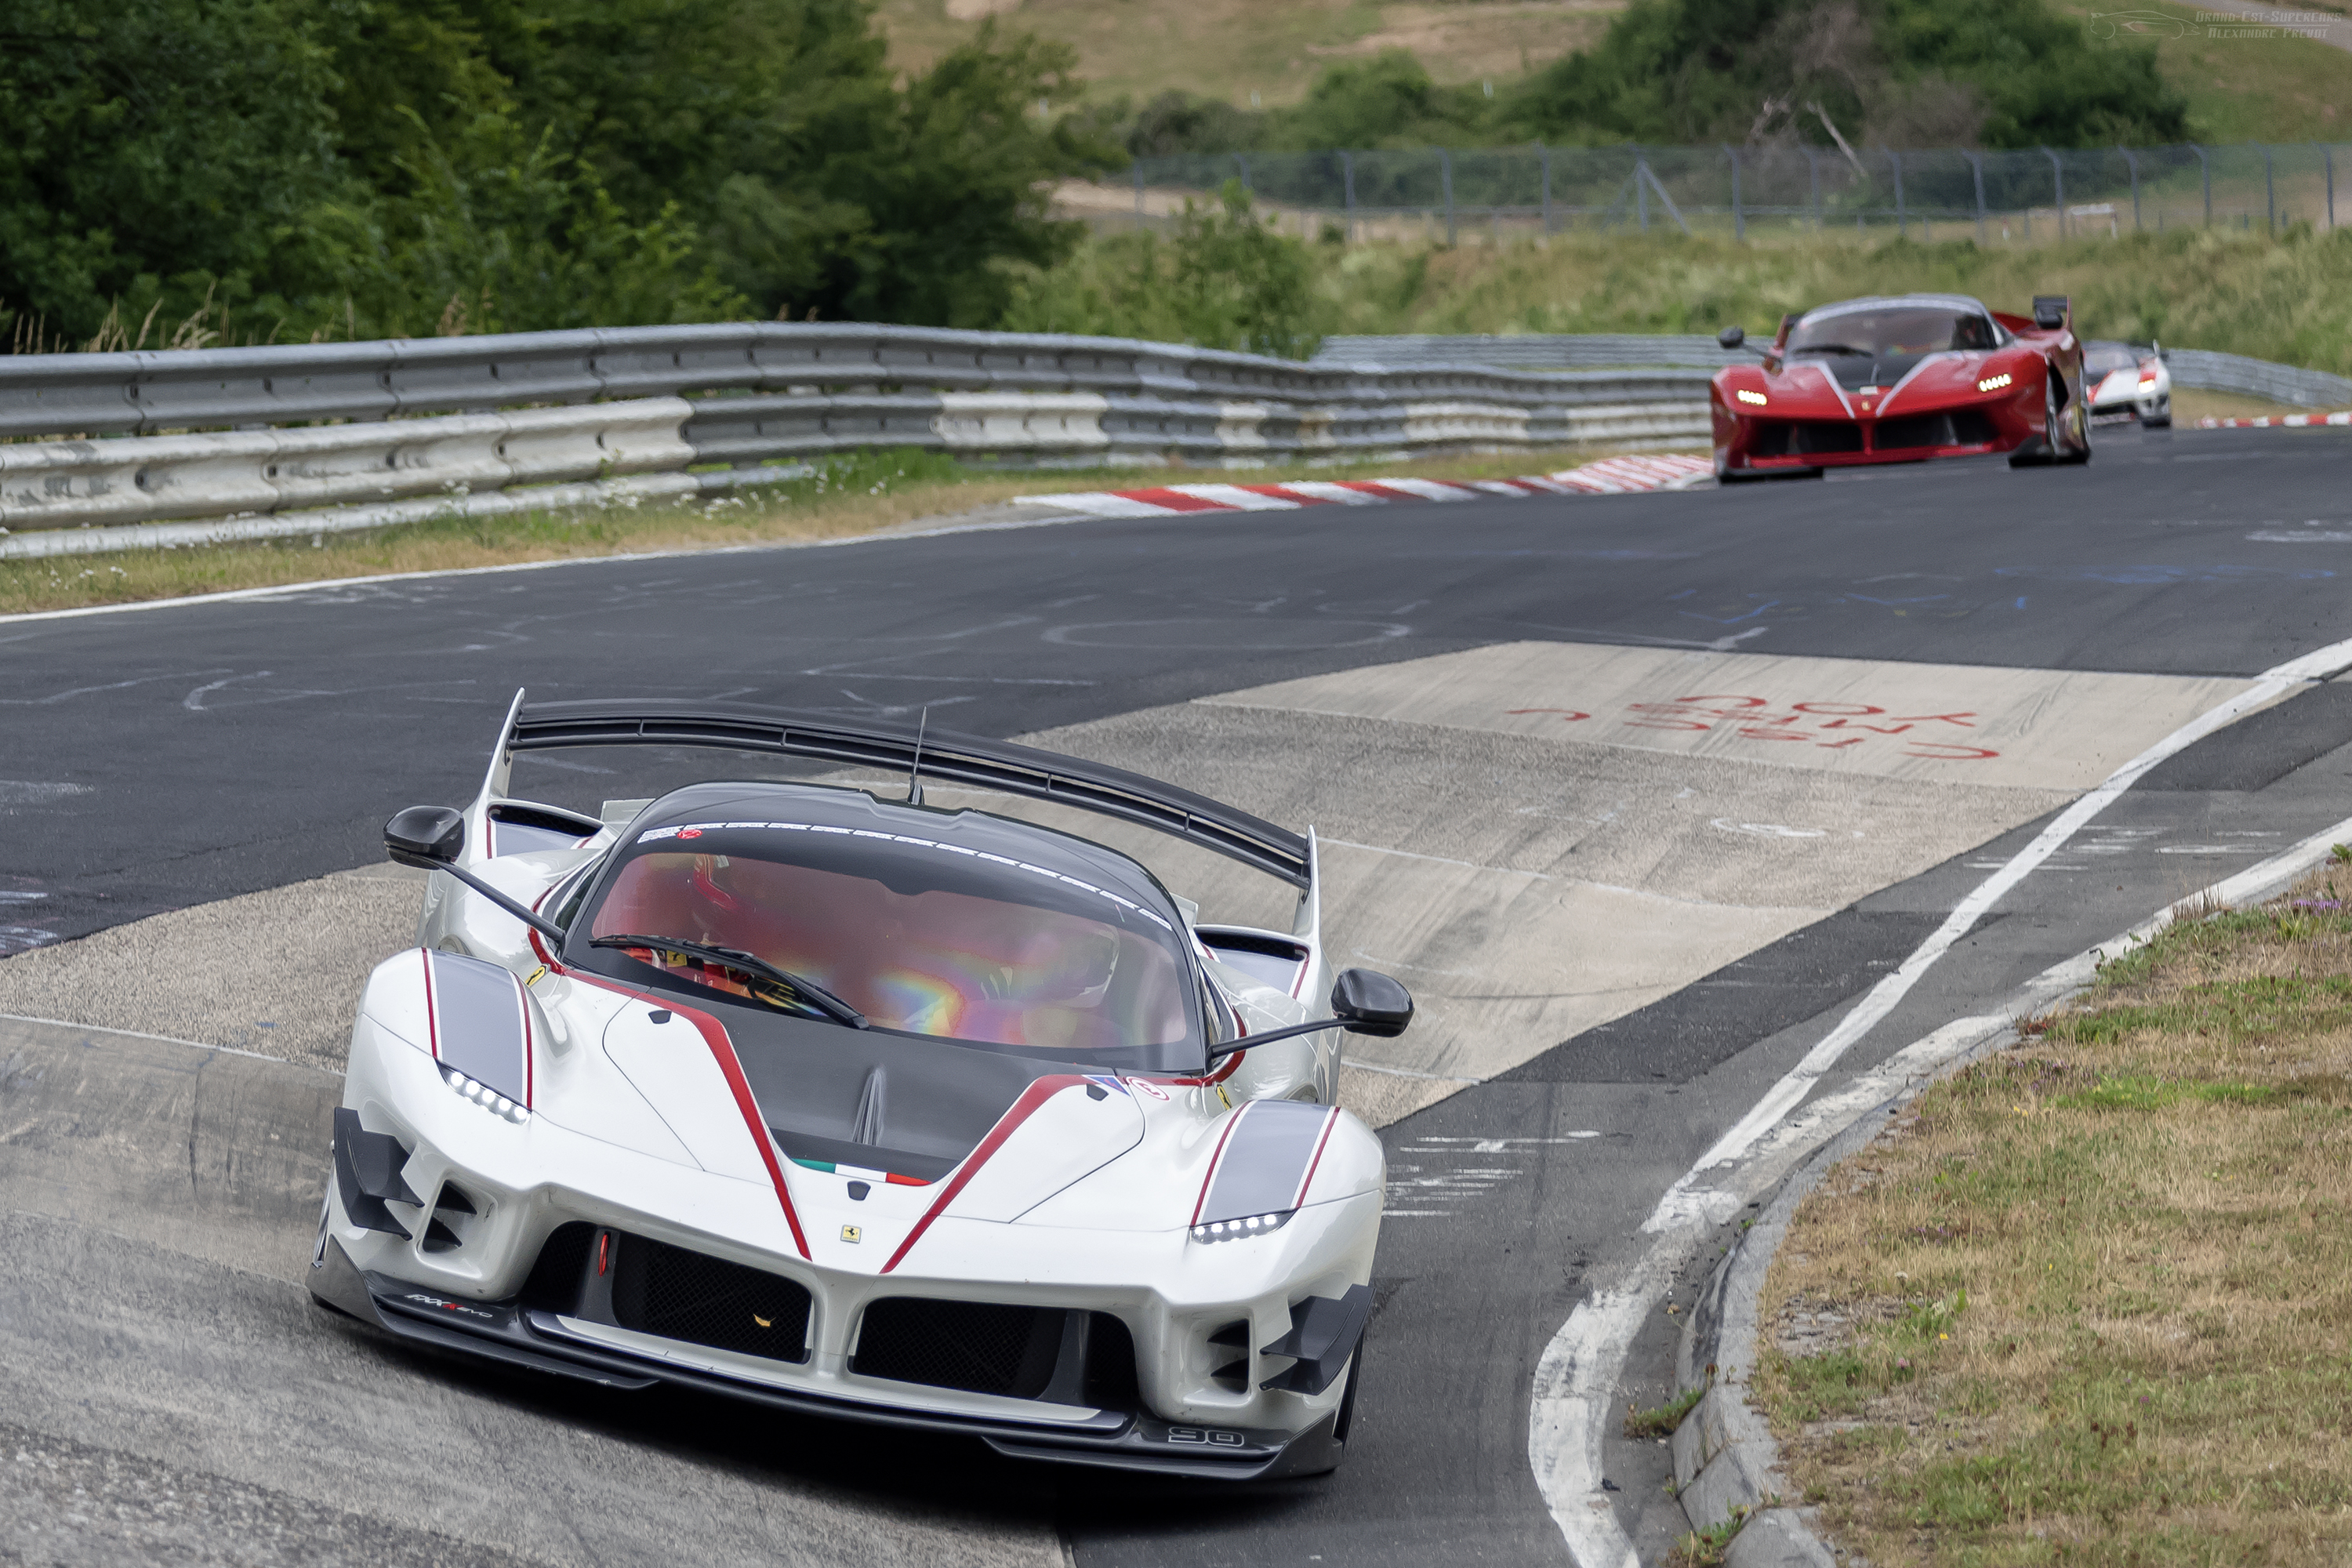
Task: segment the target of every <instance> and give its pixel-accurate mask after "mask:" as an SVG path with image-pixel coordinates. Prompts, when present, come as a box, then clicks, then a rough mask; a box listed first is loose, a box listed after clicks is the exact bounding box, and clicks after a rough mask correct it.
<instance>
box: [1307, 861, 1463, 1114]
mask: <svg viewBox="0 0 2352 1568" xmlns="http://www.w3.org/2000/svg"><path fill="white" fill-rule="evenodd" d="M1324 842H1325V843H1326V844H1328V843H1329V842H1330V840H1329V839H1328V838H1327V839H1325V840H1324ZM1339 1065H1340V1066H1341V1067H1343V1068H1355V1069H1356V1070H1357V1071H1358V1072H1378V1073H1386V1074H1388V1076H1389V1077H1391V1078H1412V1079H1421V1080H1422V1081H1423V1083H1484V1082H1486V1079H1483V1078H1449V1077H1448V1076H1446V1075H1445V1074H1444V1073H1442V1072H1421V1071H1418V1070H1416V1069H1414V1068H1392V1067H1385V1066H1382V1065H1381V1063H1379V1062H1367V1061H1359V1060H1357V1059H1356V1058H1354V1057H1341V1058H1339Z"/></svg>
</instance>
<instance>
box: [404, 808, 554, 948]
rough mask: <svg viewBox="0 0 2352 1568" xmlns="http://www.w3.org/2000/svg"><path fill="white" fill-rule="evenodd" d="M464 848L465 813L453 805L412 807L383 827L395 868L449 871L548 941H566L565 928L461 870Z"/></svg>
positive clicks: (463, 869)
mask: <svg viewBox="0 0 2352 1568" xmlns="http://www.w3.org/2000/svg"><path fill="white" fill-rule="evenodd" d="M465 848H466V814H465V813H464V812H462V811H459V810H457V808H456V807H454V806H446V805H412V806H410V807H409V808H408V809H407V810H406V811H404V812H401V813H400V814H399V815H398V816H394V818H393V819H392V820H391V821H390V822H387V823H385V824H384V825H383V852H384V853H385V854H386V855H388V856H390V857H391V858H392V861H393V864H394V865H395V866H414V867H415V868H417V869H418V870H420V871H446V872H448V873H449V875H451V876H452V877H455V878H457V880H459V881H460V882H463V883H465V884H466V886H467V887H469V888H471V889H474V891H476V892H478V893H479V894H481V895H482V897H484V898H486V899H488V900H490V902H492V903H494V904H496V905H498V907H499V908H500V909H502V910H506V912H507V913H509V914H510V915H512V916H514V918H515V919H517V920H519V921H522V923H523V924H525V925H527V926H529V927H530V929H531V930H533V931H537V932H539V934H540V935H541V936H543V937H546V938H547V939H548V940H549V941H551V942H562V940H563V928H562V926H560V925H557V924H556V923H555V922H554V921H551V920H549V919H548V918H547V917H546V916H544V915H542V914H541V913H539V912H538V911H537V910H533V909H531V908H530V906H529V905H527V904H523V903H520V902H518V901H517V900H515V899H514V898H513V896H512V895H510V894H508V893H502V892H500V891H499V889H496V888H493V887H492V886H490V885H489V884H488V882H485V881H483V880H482V879H480V878H479V877H477V876H475V875H474V874H473V873H472V872H471V871H468V870H466V869H465V868H462V867H460V866H459V865H458V864H457V857H458V856H459V855H461V854H463V853H464V852H465Z"/></svg>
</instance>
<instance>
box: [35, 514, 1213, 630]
mask: <svg viewBox="0 0 2352 1568" xmlns="http://www.w3.org/2000/svg"><path fill="white" fill-rule="evenodd" d="M1155 515H1166V516H1171V517H1172V516H1175V515H1176V514H1175V513H1173V512H1160V513H1155ZM1097 521H1101V520H1100V519H1098V518H1095V517H1091V516H1088V515H1087V514H1085V513H1082V512H1070V513H1067V514H1066V515H1064V516H1060V517H1055V516H1053V515H1051V514H1050V513H1045V512H1040V513H1039V514H1038V515H1037V516H1035V517H1023V518H1013V519H1009V520H1006V521H999V522H947V523H942V524H940V526H939V527H937V528H910V529H903V530H897V531H893V530H888V529H884V530H879V531H876V532H873V533H850V534H844V535H842V536H841V537H840V538H838V539H777V540H769V541H765V542H761V543H758V544H715V545H698V546H690V547H688V548H687V549H683V550H636V551H631V552H627V553H625V554H620V555H569V556H563V557H562V558H560V559H557V560H553V561H515V562H509V563H506V564H504V565H499V566H450V567H445V568H443V569H441V570H439V571H434V572H378V573H376V574H373V575H372V576H366V577H320V578H316V579H313V580H312V581H310V582H308V583H282V584H278V585H277V586H276V587H270V588H226V589H223V590H222V591H221V592H219V593H217V594H182V595H178V596H177V597H174V598H169V599H133V600H131V601H130V602H129V603H128V604H121V605H80V606H79V607H77V608H75V609H70V610H18V611H16V612H15V613H14V614H11V615H5V616H0V626H6V625H8V624H9V623H11V622H14V621H69V620H78V619H79V618H80V617H81V616H119V615H127V614H130V613H131V612H132V611H137V610H168V609H172V608H173V607H175V606H178V605H211V604H223V603H228V602H232V601H236V600H240V599H272V598H277V597H279V596H280V595H292V594H316V593H318V592H320V591H321V590H322V589H329V588H370V587H374V586H376V585H377V584H383V583H421V582H427V581H430V580H432V579H435V578H439V577H486V576H489V575H491V574H496V573H500V572H549V571H552V570H554V569H555V568H556V567H559V566H618V565H625V564H626V563H630V562H635V561H680V560H684V559H686V558H688V557H689V556H698V555H757V554H761V553H763V552H768V551H774V550H831V549H835V548H836V547H838V546H841V545H845V544H881V543H887V542H893V541H897V540H901V539H943V538H945V537H947V536H948V535H950V534H953V533H1002V532H1004V531H1008V530H1012V529H1024V528H1055V527H1058V526H1060V525H1061V524H1063V523H1066V522H1097Z"/></svg>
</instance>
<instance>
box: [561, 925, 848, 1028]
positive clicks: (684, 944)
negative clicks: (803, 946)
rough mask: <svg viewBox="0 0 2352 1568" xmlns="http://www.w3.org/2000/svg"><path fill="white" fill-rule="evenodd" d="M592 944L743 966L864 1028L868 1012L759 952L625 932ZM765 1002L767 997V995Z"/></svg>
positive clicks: (834, 1016) (841, 1020) (828, 1013)
mask: <svg viewBox="0 0 2352 1568" xmlns="http://www.w3.org/2000/svg"><path fill="white" fill-rule="evenodd" d="M588 945H589V946H591V947H644V948H652V949H655V950H656V951H658V952H681V953H684V954H685V955H686V956H687V957H688V958H698V959H700V960H702V961H703V962H704V963H716V964H718V965H719V966H720V967H721V968H725V969H740V970H741V971H742V972H743V973H746V974H756V975H759V976H760V977H761V978H762V979H764V980H767V981H770V982H772V984H777V985H781V986H782V987H783V988H784V989H785V990H786V991H788V992H790V993H792V994H793V1000H794V1001H798V1002H805V1003H806V1004H807V1005H809V1006H811V1007H814V1009H816V1010H817V1011H818V1012H820V1013H822V1014H824V1016H826V1017H828V1018H831V1019H832V1020H833V1021H834V1022H835V1023H836V1024H846V1025H848V1026H850V1027H851V1028H853V1029H863V1028H865V1027H866V1015H865V1014H863V1013H861V1012H859V1011H858V1010H857V1009H856V1008H855V1007H853V1006H851V1005H849V1004H848V1003H846V1002H845V1001H843V1000H842V999H841V998H840V997H838V996H835V994H833V993H832V992H830V991H827V990H826V989H825V988H824V986H822V985H819V984H817V983H816V982H815V981H814V980H809V979H804V978H803V977H802V976H800V975H798V974H794V973H793V972H792V971H791V970H789V969H780V968H778V967H777V966H776V965H774V964H772V963H769V962H768V961H767V960H766V959H764V958H761V956H760V955H759V954H758V953H755V952H744V951H743V950H742V949H741V948H740V947H714V946H712V945H710V944H709V943H708V942H688V941H686V940H684V939H683V938H680V937H675V936H637V935H634V934H621V935H615V936H600V937H597V938H596V939H595V940H594V941H593V942H589V944H588ZM765 1000H767V998H765V997H761V1001H765Z"/></svg>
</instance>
